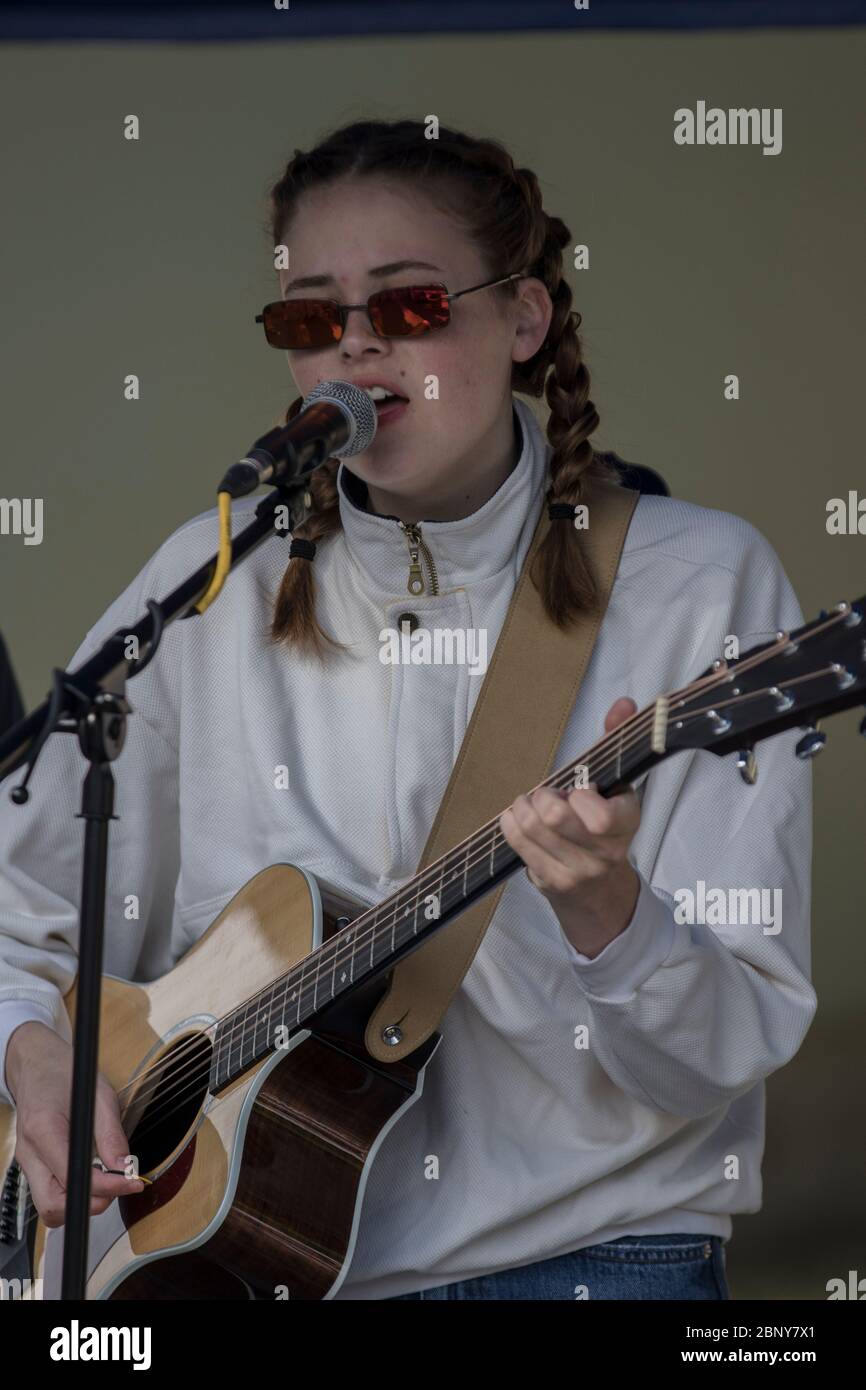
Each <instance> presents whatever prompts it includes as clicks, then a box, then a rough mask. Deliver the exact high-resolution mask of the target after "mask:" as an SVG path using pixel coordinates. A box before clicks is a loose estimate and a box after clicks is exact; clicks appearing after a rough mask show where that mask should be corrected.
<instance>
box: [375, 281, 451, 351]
mask: <svg viewBox="0 0 866 1390" xmlns="http://www.w3.org/2000/svg"><path fill="white" fill-rule="evenodd" d="M370 318H371V320H372V322H373V327H374V328H375V330H376V332H377V333H379V334H381V335H382V337H383V338H412V337H416V336H418V335H419V334H421V333H429V332H430V330H431V328H444V327H445V325H446V324H447V323H448V319H449V314H448V299H447V291H446V290H445V289H444V288H443V287H442V286H440V285H425V286H420V287H411V286H410V287H408V288H407V289H397V290H380V291H379V292H378V294H374V295H372V296H371V298H370Z"/></svg>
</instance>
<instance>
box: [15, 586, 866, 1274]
mask: <svg viewBox="0 0 866 1390" xmlns="http://www.w3.org/2000/svg"><path fill="white" fill-rule="evenodd" d="M864 608H866V596H864V597H863V598H860V599H858V600H857V601H856V602H855V603H853V604H849V603H840V604H838V605H837V606H836V607H834V608H833V609H832V610H831V611H830V612H829V613H828V612H822V613H821V615H820V616H819V617H818V618H816V619H815V620H814V621H813V622H811V623H806V624H804V625H803V627H801V628H797V629H796V630H793V631H791V632H790V633H788V632H779V633H777V634H776V636H775V638H774V639H773V640H772V641H769V642H765V643H762V644H761V645H759V646H756V647H753V648H751V649H750V650H749V651H748V652H746V653H744V654H742V655H741V656H740V657H739V658H738V659H736V660H722V659H719V660H717V661H714V662H713V663H712V665H711V666H710V667H708V668H707V670H706V671H705V672H704V673H703V674H702V675H701V676H699V677H698V678H697V679H696V680H694V681H693V682H692V683H691V684H690V685H688V686H686V687H685V688H684V689H682V690H678V691H674V692H671V693H670V694H668V695H665V696H660V697H659V698H658V699H656V700H655V701H653V702H652V704H651V705H649V706H647V707H646V708H645V709H643V710H641V711H639V712H637V713H635V714H634V715H633V716H632V717H631V718H629V719H627V720H626V721H625V722H624V723H623V724H621V725H620V726H619V728H617V729H616V730H615V731H614V732H613V733H611V734H608V735H606V736H605V737H604V738H602V739H601V740H600V741H599V742H598V743H596V744H594V745H593V746H592V747H591V748H590V749H588V750H587V751H586V752H585V753H584V754H583V756H582V757H581V758H579V759H577V760H576V761H575V762H573V763H570V764H569V765H568V766H566V767H564V768H562V769H560V770H559V771H558V772H556V773H553V774H552V775H551V776H550V777H548V778H547V779H546V781H545V782H543V783H541V784H540V785H543V786H550V787H555V788H560V789H569V788H570V787H571V786H573V785H576V784H579V785H585V784H586V782H588V781H594V782H596V783H597V785H598V788H599V791H601V792H602V794H604V795H607V796H610V795H613V794H615V793H616V792H617V791H621V790H624V789H625V788H626V787H629V786H631V785H633V784H634V783H635V782H636V781H637V780H638V779H639V778H640V777H641V776H642V775H643V774H644V773H645V772H647V771H649V770H650V769H651V768H652V767H653V766H654V765H656V764H657V763H659V762H660V761H662V759H664V758H667V757H670V756H671V755H673V754H674V753H677V752H681V751H684V750H687V749H703V750H707V751H709V752H713V753H717V754H719V755H722V756H724V755H727V754H730V753H736V754H737V765H738V766H739V769H740V773H741V775H742V776H743V777H745V779H746V780H747V781H754V779H755V764H754V744H755V743H756V742H757V741H759V740H761V739H764V738H769V737H772V736H773V735H775V734H778V733H781V732H782V731H783V730H785V729H789V728H792V727H799V728H802V729H804V730H805V733H804V736H803V738H801V739H800V740H799V742H798V744H797V746H796V753H797V755H798V756H799V757H811V756H812V755H813V754H814V753H815V752H817V751H818V749H819V748H820V747H821V746H822V745H823V743H824V741H825V738H826V735H824V734H823V733H820V732H819V731H818V728H817V722H818V720H819V719H821V718H823V717H824V716H827V715H831V714H834V713H836V712H838V711H840V710H843V709H847V708H849V707H850V706H853V705H855V704H862V703H864V701H866V623H864V618H863V614H864ZM860 732H861V733H864V732H866V719H864V720H863V721H861V724H860ZM578 779H579V781H578ZM522 865H523V861H522V860H521V859H520V858H519V857H518V856H517V855H516V854H515V853H514V851H513V850H512V849H511V847H510V846H509V845H508V843H507V841H506V840H505V839H504V837H503V835H502V833H501V830H500V829H499V823H498V817H497V819H496V820H493V821H489V822H488V823H487V824H486V825H483V826H481V827H480V829H479V830H478V831H477V832H476V833H475V834H473V835H471V836H470V837H469V838H468V839H467V840H465V841H463V842H462V843H461V844H459V845H457V846H456V847H455V848H454V849H452V850H450V851H449V852H448V853H446V854H445V855H443V856H442V857H441V858H439V859H437V860H436V861H435V862H434V863H432V864H430V865H428V866H427V868H425V869H424V870H422V871H421V872H420V873H418V874H417V875H416V876H415V877H413V878H412V879H411V880H409V881H408V882H406V883H405V884H404V885H403V886H402V887H401V888H400V889H399V891H398V892H397V893H395V894H393V895H392V896H391V897H389V898H386V899H385V900H384V901H383V902H381V903H379V904H378V905H377V906H375V907H368V906H365V905H363V904H360V903H358V902H357V901H355V900H353V899H350V898H348V897H346V896H345V895H343V894H342V893H341V892H340V891H339V889H338V887H336V886H335V885H333V884H329V883H326V882H324V881H323V880H321V879H318V878H317V877H315V876H314V875H312V874H310V873H308V872H306V870H304V869H303V868H300V867H298V866H297V865H294V864H274V865H271V866H270V867H268V868H265V869H263V870H262V871H261V872H260V873H258V874H256V875H255V877H254V878H252V879H251V880H250V881H249V883H247V884H246V885H245V886H244V887H243V888H241V890H240V891H239V892H238V893H236V894H235V896H234V897H233V898H232V899H231V901H230V902H229V903H228V904H227V906H226V907H225V908H224V909H223V911H222V912H221V913H220V914H219V916H218V917H217V918H216V920H215V921H214V922H213V923H212V924H211V925H210V926H209V927H208V929H207V931H206V932H205V933H204V935H203V936H202V937H201V938H200V939H199V940H198V941H197V942H196V943H195V945H193V946H192V948H191V949H190V950H189V951H188V952H187V954H186V955H185V956H184V957H183V958H182V960H180V961H179V962H178V964H177V965H176V966H175V967H174V969H173V970H171V971H170V972H169V974H168V975H166V976H164V977H163V978H162V979H159V980H157V981H155V982H153V983H150V984H130V983H128V982H126V981H123V980H120V979H117V978H116V977H114V976H111V975H106V976H105V977H104V979H103V988H102V1011H101V1033H100V1052H99V1067H100V1070H101V1071H102V1073H103V1075H104V1076H105V1077H106V1078H107V1079H108V1081H109V1082H110V1083H111V1084H112V1086H113V1087H114V1088H115V1090H116V1091H117V1093H118V1097H119V1101H120V1108H121V1115H122V1119H123V1125H124V1129H125V1132H126V1134H127V1136H128V1138H129V1143H130V1150H131V1154H132V1155H134V1156H135V1160H136V1163H137V1171H138V1172H139V1173H140V1174H141V1176H142V1177H144V1178H146V1179H147V1184H146V1186H145V1188H144V1190H143V1191H142V1192H140V1193H136V1194H134V1195H131V1196H128V1197H121V1198H119V1199H117V1200H116V1201H114V1202H112V1204H111V1205H110V1207H108V1209H107V1210H106V1211H105V1212H103V1213H102V1214H100V1215H99V1216H95V1217H92V1218H91V1220H90V1228H89V1230H90V1234H89V1261H88V1281H87V1297H88V1298H89V1299H112V1300H114V1299H182V1300H185V1299H229V1300H232V1299H255V1298H268V1299H274V1298H279V1297H288V1298H291V1299H328V1298H332V1297H333V1296H334V1294H335V1293H336V1292H337V1290H338V1289H339V1287H340V1285H341V1283H342V1281H343V1279H344V1278H345V1275H346V1272H347V1270H348V1268H349V1264H350V1261H351V1258H352V1251H353V1247H354V1243H355V1235H356V1231H357V1227H358V1221H359V1217H360V1212H361V1204H362V1201H363V1196H364V1188H365V1184H366V1180H367V1176H368V1174H369V1172H370V1168H371V1165H372V1163H373V1161H374V1159H375V1155H376V1150H377V1148H378V1146H379V1144H380V1143H381V1142H382V1139H383V1138H384V1136H385V1135H386V1134H387V1132H388V1131H389V1129H390V1128H391V1126H392V1125H394V1124H396V1123H397V1122H398V1121H399V1120H400V1118H401V1116H402V1115H403V1114H404V1112H405V1111H406V1110H407V1109H408V1108H409V1106H411V1105H413V1104H414V1103H415V1102H416V1101H417V1100H418V1098H419V1096H420V1095H421V1091H422V1086H423V1081H424V1072H425V1069H426V1067H427V1066H428V1064H429V1062H430V1060H431V1058H432V1057H433V1054H434V1053H435V1051H436V1049H437V1047H438V1045H439V1042H440V1034H439V1033H436V1032H434V1033H432V1034H431V1036H430V1037H429V1038H428V1039H427V1041H426V1042H424V1043H423V1044H422V1045H421V1046H419V1047H418V1048H417V1050H416V1051H414V1052H412V1053H411V1054H409V1055H408V1056H406V1057H405V1058H403V1059H402V1060H400V1061H397V1062H394V1063H392V1064H382V1063H380V1062H379V1061H377V1060H376V1059H374V1058H373V1057H372V1056H371V1055H370V1054H369V1053H368V1052H367V1051H366V1049H365V1047H364V1032H365V1028H366V1024H367V1021H368V1019H369V1017H370V1014H371V1013H372V1011H373V1009H374V1008H375V1006H376V1004H377V1003H378V1001H379V999H380V998H381V997H382V995H383V993H384V991H385V989H386V988H387V984H388V973H389V971H391V970H392V969H393V967H394V965H395V964H396V963H397V962H398V961H399V960H401V959H402V958H403V957H404V956H405V955H406V954H408V953H409V952H410V951H413V950H416V949H417V948H418V947H420V946H422V945H423V943H424V942H425V940H427V939H428V938H429V937H430V936H431V935H432V933H433V932H435V931H438V930H439V929H440V928H441V927H442V926H444V925H445V924H446V923H447V922H449V921H451V920H452V919H453V918H455V917H457V916H459V914H460V913H461V912H463V911H465V910H466V908H468V907H469V906H471V905H472V904H473V903H474V902H475V901H477V900H478V899H479V898H481V897H484V896H485V895H486V894H487V893H489V892H490V891H491V890H492V889H493V888H495V887H496V886H497V885H498V884H499V883H500V882H501V881H502V880H503V879H505V878H506V877H508V876H509V875H511V874H513V873H515V872H516V871H517V870H518V869H520V868H521V867H522ZM65 1004H66V1007H67V1009H68V1011H69V1014H70V1017H71V1018H74V1014H75V985H73V987H72V989H71V990H70V991H69V993H68V994H67V996H66V998H65ZM14 1142H15V1139H14V1112H13V1111H11V1110H10V1109H9V1108H8V1107H2V1106H0V1172H6V1174H7V1176H6V1181H5V1184H4V1187H3V1189H2V1199H0V1202H2V1205H0V1275H3V1276H4V1277H6V1278H10V1277H13V1274H14V1277H16V1278H19V1279H22V1281H24V1282H23V1288H24V1296H25V1297H26V1296H27V1285H26V1281H27V1280H28V1279H32V1280H34V1281H37V1280H41V1281H42V1283H41V1296H42V1297H44V1298H59V1297H60V1288H61V1266H62V1253H63V1228H62V1227H59V1228H51V1229H49V1228H47V1227H46V1226H45V1225H44V1223H43V1222H42V1221H41V1219H40V1218H39V1217H38V1214H37V1213H36V1211H35V1209H34V1207H33V1204H32V1201H31V1199H30V1197H29V1192H28V1185H27V1181H26V1177H25V1176H24V1174H23V1173H22V1171H21V1169H20V1167H19V1165H18V1164H17V1162H16V1161H14V1159H13V1152H14ZM7 1169H8V1171H7ZM33 1287H34V1286H31V1296H32V1292H33ZM35 1287H36V1288H39V1287H40V1286H39V1285H38V1284H37V1285H35Z"/></svg>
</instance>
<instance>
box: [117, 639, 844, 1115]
mask: <svg viewBox="0 0 866 1390" xmlns="http://www.w3.org/2000/svg"><path fill="white" fill-rule="evenodd" d="M840 616H844V615H840ZM811 635H812V634H806V636H811ZM788 640H789V634H788V633H784V634H783V635H782V637H780V638H779V639H777V641H776V642H775V643H774V644H773V646H771V647H770V648H767V649H766V650H764V651H763V652H760V653H758V654H756V656H755V657H752V658H748V657H744V658H743V659H742V661H741V662H739V663H738V664H737V666H736V667H727V666H725V667H721V668H720V670H719V671H717V672H709V673H708V674H706V675H705V676H702V677H699V678H698V679H697V680H695V681H693V682H691V683H690V684H689V685H688V686H684V687H682V689H680V690H678V691H674V692H672V693H671V694H670V695H669V696H667V697H664V698H667V699H668V703H669V706H670V705H671V704H672V703H673V702H679V703H682V697H684V696H687V695H689V694H694V693H695V691H697V693H698V694H700V693H704V691H706V690H712V689H714V688H715V687H716V686H717V685H721V684H724V683H725V682H726V681H727V680H728V679H729V678H730V677H731V676H733V675H737V674H738V673H739V672H740V671H742V670H744V669H746V668H747V667H750V666H753V665H757V664H760V662H762V661H765V660H767V659H768V658H769V657H770V656H772V655H773V654H774V651H775V649H776V648H778V647H784V646H785V645H786V644H787V642H788ZM758 693H761V692H755V691H752V692H749V693H748V695H747V696H746V697H741V698H754V697H755V695H756V694H758ZM670 712H672V711H669V713H670ZM706 712H707V711H706V710H698V711H692V712H690V713H688V714H687V716H686V717H687V718H689V719H691V718H697V717H700V716H702V715H703V714H704V713H706ZM654 715H655V705H652V706H648V707H647V709H645V710H643V711H636V712H635V714H634V715H632V716H631V719H630V720H628V721H625V722H624V723H623V724H622V725H620V726H618V728H617V729H616V730H614V731H613V732H612V733H611V734H610V735H607V736H605V738H603V739H602V740H599V742H598V743H597V744H595V745H593V746H592V747H591V748H590V749H589V750H587V752H586V753H585V754H584V755H583V759H582V760H581V759H576V760H575V761H574V762H573V763H571V764H569V765H568V767H566V768H565V769H560V770H559V771H558V772H556V773H554V774H552V775H551V776H550V777H549V778H548V779H546V781H545V782H543V783H541V784H540V785H542V786H550V785H557V783H558V781H559V779H560V778H562V777H566V779H567V780H570V778H571V769H572V768H573V767H575V766H578V765H580V763H581V761H583V762H584V763H588V761H589V758H590V757H591V754H592V752H593V751H594V749H598V750H599V751H602V750H604V749H605V747H606V746H607V745H611V744H613V743H615V742H616V741H617V735H618V734H621V733H622V732H624V731H625V730H626V729H628V727H629V726H630V725H631V726H632V732H634V730H635V729H637V728H640V727H641V726H643V728H644V729H645V728H646V727H647V726H648V725H649V724H650V723H651V721H652V719H653V718H654ZM639 741H640V739H639V738H638V739H630V740H628V741H625V740H621V746H620V748H619V749H618V751H617V756H618V757H621V756H622V752H623V751H627V750H629V749H630V748H632V747H634V746H635V745H636V744H637V743H638V742H639ZM610 765H611V760H610V759H608V760H607V761H605V762H604V763H602V764H601V765H600V766H599V767H598V769H597V771H598V772H599V773H601V772H602V771H604V770H605V769H606V768H607V767H609V766H610ZM494 824H498V820H497V821H496V822H494V821H490V822H488V825H487V826H486V827H482V828H481V829H480V830H479V831H476V832H475V835H474V836H473V837H470V839H469V840H468V841H465V842H463V843H462V844H460V845H458V846H456V847H454V848H453V849H452V850H450V851H448V853H447V854H446V855H444V856H441V857H440V859H439V860H437V861H436V862H435V863H434V864H432V865H429V866H428V867H427V869H425V870H423V871H422V873H421V875H419V876H418V879H417V880H416V883H417V884H418V889H417V891H416V897H415V900H414V902H415V905H416V908H417V905H418V903H419V901H420V896H421V892H422V891H423V889H426V888H428V887H429V886H431V885H432V883H433V882H436V881H437V880H438V881H439V882H442V881H444V873H443V872H440V873H438V875H437V873H436V870H437V869H438V868H439V866H441V865H443V864H444V862H445V861H447V860H449V859H454V860H457V859H458V858H459V857H460V854H461V853H462V852H463V850H464V848H467V847H471V846H472V845H473V841H476V842H477V841H478V840H480V839H481V838H482V837H483V836H485V835H486V836H488V838H487V839H486V840H485V841H484V843H485V849H484V854H483V855H482V856H481V858H480V859H477V860H475V861H473V862H472V864H470V867H474V865H475V864H477V863H480V862H482V860H483V859H485V858H487V857H490V856H491V855H495V853H496V850H497V849H498V848H500V847H501V845H503V844H505V843H506V841H505V837H504V836H503V835H502V834H501V832H499V831H498V830H497V831H496V832H495V834H494V836H493V842H492V845H491V842H490V839H489V835H490V830H491V829H492V827H493V826H494ZM467 862H468V861H467ZM425 878H426V880H427V882H423V880H424V879H425ZM481 881H482V882H483V879H482V880H481ZM403 893H405V889H403V890H400V892H398V894H396V895H395V896H396V897H398V898H399V897H401V896H402V894H403ZM404 906H405V904H403V903H400V904H399V907H398V908H397V909H396V910H397V911H399V910H401V909H402V908H403V907H404ZM382 907H383V904H381V903H380V904H378V906H377V907H376V908H370V909H368V910H367V912H365V913H364V914H362V915H361V917H359V918H358V919H356V924H355V925H356V928H357V927H358V925H359V924H361V940H362V941H363V942H366V939H367V934H366V929H364V928H363V925H362V924H363V922H364V920H365V918H366V917H368V916H369V915H370V913H373V914H374V916H376V915H377V914H378V913H379V912H380V911H381V909H382ZM406 915H408V914H406V913H404V920H405V916H406ZM398 920H399V918H398V917H397V915H394V916H388V917H386V918H385V919H383V921H382V922H380V921H378V920H376V921H375V922H374V924H373V926H372V927H371V929H370V931H371V933H372V940H371V946H372V945H374V944H375V939H376V937H377V936H381V935H384V934H385V933H386V932H387V931H388V930H391V931H394V930H395V929H396V926H397V924H398ZM346 937H347V932H340V933H338V934H337V935H336V936H334V937H332V938H331V939H330V941H329V942H327V943H325V945H324V946H322V947H320V948H319V953H318V960H319V968H318V969H317V971H316V976H315V980H312V979H311V980H306V979H305V978H304V977H305V975H306V972H307V970H308V969H309V967H310V964H311V960H312V957H311V956H307V957H304V962H305V964H301V965H300V966H298V965H296V966H294V967H292V970H291V971H289V972H288V973H287V975H286V976H284V977H282V978H281V979H278V980H276V981H273V982H272V983H271V984H270V985H269V986H267V987H266V989H265V990H262V991H259V992H258V993H257V994H254V995H250V996H249V997H248V999H247V1000H244V1001H241V1003H240V1004H238V1005H237V1006H236V1007H235V1008H234V1009H233V1010H232V1011H231V1014H228V1015H226V1016H225V1017H224V1018H223V1019H220V1020H217V1021H216V1023H215V1024H213V1025H210V1026H209V1029H210V1028H215V1027H219V1026H221V1025H222V1024H224V1023H225V1022H226V1021H227V1020H228V1019H229V1018H231V1017H232V1016H233V1015H234V1016H238V1015H239V1014H240V1013H241V1012H242V1011H243V1010H245V1009H248V1008H249V1007H250V1005H251V1004H253V1003H256V1002H257V1001H258V1008H257V1014H259V1013H260V1012H261V1009H262V1003H263V995H265V994H266V993H267V992H268V990H270V991H271V992H272V993H273V997H272V999H271V1001H270V1005H269V1007H270V1008H272V1007H273V1005H274V1004H275V1002H276V997H277V993H276V992H277V990H278V987H279V986H281V985H282V984H283V983H284V982H285V986H286V988H287V987H288V986H289V985H291V984H293V983H295V981H294V978H293V976H294V972H295V970H297V969H298V968H300V972H301V975H300V987H301V991H302V994H307V993H309V992H310V990H312V991H313V993H314V995H315V991H316V990H317V989H318V984H319V979H320V976H321V971H322V964H321V963H322V961H323V960H325V961H326V962H327V964H326V966H325V969H326V970H327V969H331V971H332V974H333V972H334V970H336V968H337V965H338V964H342V963H344V962H345V960H346V959H348V958H349V957H350V956H354V954H355V952H356V951H357V946H358V936H357V931H355V932H353V937H354V939H355V940H354V946H352V948H351V950H349V951H348V952H344V953H343V957H342V959H340V955H339V953H340V950H341V949H342V948H343V946H345V945H346V944H347V941H346ZM330 948H333V950H331V949H330ZM332 998H333V996H332ZM250 1022H251V1020H250V1019H249V1018H243V1019H242V1018H240V1017H236V1020H235V1022H234V1023H233V1025H232V1029H231V1031H230V1033H228V1034H227V1035H226V1037H227V1038H228V1039H230V1042H229V1046H230V1047H231V1046H233V1043H234V1039H235V1037H236V1035H237V1034H238V1033H241V1034H242V1033H243V1032H244V1029H245V1027H246V1025H248V1024H249V1023H250ZM256 1027H258V1023H256V1025H255V1027H254V1029H253V1032H255V1028H256ZM207 1031H209V1030H207ZM196 1036H197V1037H199V1038H200V1037H201V1036H202V1033H199V1034H197V1035H196ZM223 1042H224V1039H221V1040H220V1045H221V1046H222V1044H223ZM195 1046H196V1042H195V1040H193V1041H192V1042H191V1044H190V1045H189V1047H190V1050H192V1049H193V1048H194V1047H195ZM179 1055H181V1054H179V1053H178V1052H175V1053H174V1054H173V1055H172V1058H171V1061H172V1064H176V1063H177V1060H178V1056H179ZM165 1065H166V1059H164V1058H163V1059H160V1061H159V1062H157V1063H155V1064H154V1066H153V1067H151V1068H150V1069H149V1071H150V1072H153V1071H157V1072H158V1071H160V1070H161V1069H162V1068H163V1067H164V1066H165ZM148 1074H149V1073H148V1072H143V1073H142V1074H141V1076H139V1077H137V1078H134V1079H133V1081H132V1082H131V1083H129V1086H128V1087H125V1088H124V1090H131V1089H132V1088H133V1087H134V1086H139V1085H140V1083H141V1081H142V1079H144V1078H145V1077H146V1076H147V1075H148Z"/></svg>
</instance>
